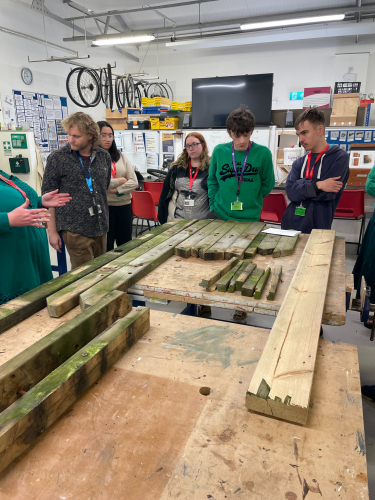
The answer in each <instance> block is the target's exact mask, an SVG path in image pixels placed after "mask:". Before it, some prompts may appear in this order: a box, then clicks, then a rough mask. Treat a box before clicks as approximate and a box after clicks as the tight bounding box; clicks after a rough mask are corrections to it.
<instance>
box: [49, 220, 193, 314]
mask: <svg viewBox="0 0 375 500" xmlns="http://www.w3.org/2000/svg"><path fill="white" fill-rule="evenodd" d="M195 223H197V224H199V223H200V221H199V222H197V221H196V220H195V219H189V220H180V221H179V222H178V223H176V224H174V225H173V226H172V227H170V228H169V229H167V230H166V231H164V232H163V233H162V234H159V235H158V236H155V237H154V238H151V239H147V240H145V241H144V242H142V244H141V245H139V246H137V247H136V248H134V249H133V250H131V251H129V252H127V253H126V254H124V255H121V256H120V257H118V258H117V259H115V260H113V261H112V262H110V263H108V264H106V265H105V266H103V267H101V268H100V269H98V270H97V271H95V272H94V273H91V274H89V275H87V276H85V277H84V278H81V279H80V280H78V281H76V282H75V283H72V284H71V285H69V286H67V287H65V288H64V289H62V290H59V291H58V292H57V293H55V294H53V295H51V296H50V297H48V298H47V308H48V313H49V315H50V316H51V317H52V318H59V317H60V316H62V315H63V314H65V313H66V312H68V311H70V310H71V309H73V308H74V307H76V306H78V304H79V296H80V295H81V293H83V292H84V291H85V290H87V289H89V288H91V287H92V286H93V285H95V284H96V283H98V282H100V281H102V280H103V279H104V278H106V277H107V276H109V275H110V274H112V273H114V272H115V271H117V270H118V269H120V268H121V267H123V266H126V265H127V264H129V263H130V262H132V261H133V260H135V259H137V258H138V257H140V256H141V255H144V254H145V253H146V252H148V251H149V250H151V249H152V248H156V247H157V246H158V245H160V244H161V243H163V242H165V241H167V240H169V239H170V238H172V236H174V235H175V234H178V233H179V232H181V231H183V230H185V229H188V228H189V227H190V226H191V225H193V224H195Z"/></svg>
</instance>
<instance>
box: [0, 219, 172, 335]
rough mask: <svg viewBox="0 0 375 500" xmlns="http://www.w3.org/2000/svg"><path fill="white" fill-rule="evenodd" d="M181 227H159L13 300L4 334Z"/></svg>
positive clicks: (2, 318) (2, 310)
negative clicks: (66, 290)
mask: <svg viewBox="0 0 375 500" xmlns="http://www.w3.org/2000/svg"><path fill="white" fill-rule="evenodd" d="M176 224H177V222H176V221H172V222H167V223H166V224H163V225H162V226H158V227H156V228H154V229H152V230H151V231H149V232H148V233H146V234H144V235H142V236H140V237H139V238H136V239H134V240H132V241H129V242H128V243H125V244H124V245H121V246H119V247H117V248H115V250H114V251H113V252H107V253H105V254H104V255H101V256H100V257H96V258H95V259H93V260H90V262H86V263H85V264H82V265H81V266H79V267H77V268H76V269H74V270H73V271H69V272H68V273H65V274H62V275H61V276H59V277H58V278H55V279H53V280H51V281H48V282H47V283H44V284H43V285H40V286H38V287H36V288H34V289H33V290H30V291H29V292H26V293H24V294H23V295H21V296H20V297H17V298H16V299H14V300H10V301H9V302H7V303H6V304H3V305H1V306H0V333H2V332H4V331H5V330H8V328H11V327H12V326H14V325H16V324H17V323H19V322H20V321H23V320H24V319H26V318H28V317H29V316H31V315H32V314H35V313H36V312H38V311H40V310H41V309H43V308H44V307H46V299H47V297H49V296H50V295H52V294H54V293H56V292H58V291H59V290H61V289H63V288H65V287H66V286H68V285H70V284H72V283H74V282H76V281H78V280H79V279H81V278H82V277H84V276H86V275H88V274H90V273H92V272H94V271H96V270H97V269H99V268H101V267H103V266H106V265H107V264H108V263H109V262H111V261H113V260H115V259H117V258H118V257H119V256H120V255H122V254H124V253H126V252H129V251H131V250H132V249H133V248H136V247H138V246H140V245H142V243H144V242H145V241H148V240H149V239H152V238H154V237H155V236H157V235H158V234H161V233H163V232H164V231H167V230H168V229H170V228H172V227H173V226H175V225H176Z"/></svg>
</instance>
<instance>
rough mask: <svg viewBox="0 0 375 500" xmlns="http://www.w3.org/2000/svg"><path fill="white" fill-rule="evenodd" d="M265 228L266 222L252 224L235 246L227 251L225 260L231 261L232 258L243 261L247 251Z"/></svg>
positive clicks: (235, 242) (234, 243)
mask: <svg viewBox="0 0 375 500" xmlns="http://www.w3.org/2000/svg"><path fill="white" fill-rule="evenodd" d="M264 226H265V224H264V222H252V223H251V224H250V226H248V228H247V229H245V231H244V232H243V233H242V234H241V236H239V237H238V238H237V239H236V241H234V242H233V245H232V246H230V247H229V248H228V249H227V250H226V251H225V258H226V259H230V258H231V257H238V258H239V259H243V258H244V254H245V250H246V249H247V247H248V246H249V245H250V243H251V242H252V241H253V240H254V239H255V238H256V236H257V235H258V234H259V233H260V231H262V229H263V228H264Z"/></svg>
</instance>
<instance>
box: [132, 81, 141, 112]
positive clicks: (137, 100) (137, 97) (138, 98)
mask: <svg viewBox="0 0 375 500" xmlns="http://www.w3.org/2000/svg"><path fill="white" fill-rule="evenodd" d="M134 95H135V97H134V107H135V108H141V107H142V92H141V90H140V88H139V85H136V86H135V87H134Z"/></svg>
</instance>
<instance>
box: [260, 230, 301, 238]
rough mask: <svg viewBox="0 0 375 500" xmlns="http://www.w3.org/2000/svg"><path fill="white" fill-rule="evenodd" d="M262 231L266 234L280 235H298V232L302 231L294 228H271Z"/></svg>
mask: <svg viewBox="0 0 375 500" xmlns="http://www.w3.org/2000/svg"><path fill="white" fill-rule="evenodd" d="M262 233H266V234H277V235H279V236H290V237H293V236H297V234H301V231H293V229H274V228H269V229H265V230H264V231H262Z"/></svg>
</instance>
